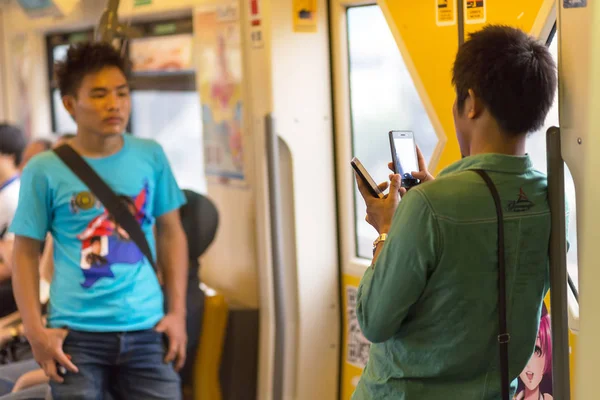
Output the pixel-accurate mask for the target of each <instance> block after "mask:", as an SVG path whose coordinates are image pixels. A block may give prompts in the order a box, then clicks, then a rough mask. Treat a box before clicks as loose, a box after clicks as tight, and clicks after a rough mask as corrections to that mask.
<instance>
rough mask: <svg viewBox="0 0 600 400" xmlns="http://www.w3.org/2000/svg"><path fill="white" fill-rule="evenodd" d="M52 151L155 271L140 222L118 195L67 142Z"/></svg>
mask: <svg viewBox="0 0 600 400" xmlns="http://www.w3.org/2000/svg"><path fill="white" fill-rule="evenodd" d="M54 153H56V155H57V156H58V157H59V158H60V159H61V160H62V162H63V163H65V165H66V166H67V167H69V169H70V170H71V171H72V172H73V173H74V174H75V175H77V177H78V178H79V179H80V180H81V181H82V182H83V183H84V184H85V185H86V186H87V187H88V188H89V189H90V190H91V191H92V193H93V194H94V195H95V196H96V197H97V198H98V199H99V200H100V202H101V203H102V205H103V206H104V207H105V208H106V209H107V210H108V212H109V213H110V214H112V216H113V217H114V218H115V221H116V223H117V224H119V225H120V226H122V227H123V229H125V231H126V232H127V233H128V234H129V237H130V238H131V240H133V242H134V243H135V244H136V245H137V246H138V247H139V249H140V250H141V252H142V253H143V254H144V256H145V257H146V258H147V259H148V261H149V262H150V264H151V265H152V268H153V269H154V270H155V271H157V268H156V263H155V261H154V258H153V257H152V251H151V250H150V246H149V245H148V241H147V240H146V235H144V232H143V231H142V228H141V226H140V224H139V223H138V222H137V220H136V219H135V217H134V216H133V214H131V212H130V211H129V209H128V208H127V206H126V205H125V204H124V202H123V201H122V200H121V199H120V198H119V196H117V195H116V194H115V192H113V190H112V189H111V188H110V187H109V186H108V185H107V184H106V182H104V181H103V180H102V178H100V177H99V176H98V174H97V173H96V171H94V169H93V168H92V167H90V165H89V164H88V163H87V162H85V160H84V159H83V158H82V157H81V156H80V155H79V154H78V153H77V152H76V151H75V150H73V148H72V147H71V146H69V145H68V144H64V145H62V146H59V147H57V148H56V149H54Z"/></svg>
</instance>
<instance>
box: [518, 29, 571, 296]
mask: <svg viewBox="0 0 600 400" xmlns="http://www.w3.org/2000/svg"><path fill="white" fill-rule="evenodd" d="M557 38H558V35H557V34H555V35H554V38H553V39H552V42H551V43H550V53H551V54H552V57H553V58H554V61H556V62H558V39H557ZM552 126H558V91H557V93H556V97H555V98H554V104H553V106H552V108H551V109H550V111H549V112H548V116H547V117H546V122H545V124H544V126H543V127H542V129H540V130H539V131H538V132H535V133H533V134H531V135H530V136H529V138H528V140H527V152H528V153H529V156H530V157H531V160H532V161H533V165H534V166H535V168H536V169H538V170H539V171H541V172H543V173H546V171H547V165H546V131H547V130H548V128H550V127H552ZM565 194H566V200H567V204H568V207H569V226H568V240H569V245H570V248H569V252H568V253H567V269H568V271H569V275H570V276H571V278H572V279H573V283H574V284H575V286H576V287H577V288H578V287H579V284H578V279H577V277H578V269H577V207H576V203H575V184H574V183H573V177H572V176H571V172H570V171H569V168H567V167H566V166H565Z"/></svg>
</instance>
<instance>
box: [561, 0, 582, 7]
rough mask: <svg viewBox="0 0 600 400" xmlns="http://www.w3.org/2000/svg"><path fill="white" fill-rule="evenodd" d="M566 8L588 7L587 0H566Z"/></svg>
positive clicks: (564, 2)
mask: <svg viewBox="0 0 600 400" xmlns="http://www.w3.org/2000/svg"><path fill="white" fill-rule="evenodd" d="M563 6H564V8H584V7H587V0H564V1H563Z"/></svg>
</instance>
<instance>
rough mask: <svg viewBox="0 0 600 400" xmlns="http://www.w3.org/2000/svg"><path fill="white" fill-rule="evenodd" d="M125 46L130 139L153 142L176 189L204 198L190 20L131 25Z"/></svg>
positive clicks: (197, 99) (200, 126) (198, 107)
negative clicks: (133, 32)
mask: <svg viewBox="0 0 600 400" xmlns="http://www.w3.org/2000/svg"><path fill="white" fill-rule="evenodd" d="M135 28H136V29H138V30H139V31H141V32H142V34H143V37H142V38H139V39H133V40H131V42H130V44H129V57H130V60H131V63H132V72H133V76H132V82H131V87H132V94H131V98H132V116H131V117H132V122H131V125H132V127H133V129H132V133H133V134H134V135H135V136H140V137H147V138H151V139H154V140H156V141H157V142H159V143H160V144H161V145H162V146H163V148H164V150H165V153H166V154H167V157H168V159H169V162H170V163H171V167H172V168H173V172H174V174H175V177H176V178H177V182H178V183H179V185H180V186H181V187H184V188H186V189H192V190H195V191H198V192H201V193H205V192H206V180H205V175H204V161H203V146H202V120H201V114H200V112H201V106H200V96H199V94H198V92H197V90H196V79H195V70H194V65H193V62H192V47H193V35H192V30H193V25H192V20H191V19H182V20H174V21H162V22H158V23H149V24H143V25H136V26H135Z"/></svg>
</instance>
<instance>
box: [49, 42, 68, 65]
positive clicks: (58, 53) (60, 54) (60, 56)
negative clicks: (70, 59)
mask: <svg viewBox="0 0 600 400" xmlns="http://www.w3.org/2000/svg"><path fill="white" fill-rule="evenodd" d="M69 46H70V45H69V44H61V45H58V46H55V47H54V48H53V49H52V58H53V59H54V62H56V61H62V60H64V59H65V57H67V51H68V50H69Z"/></svg>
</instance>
